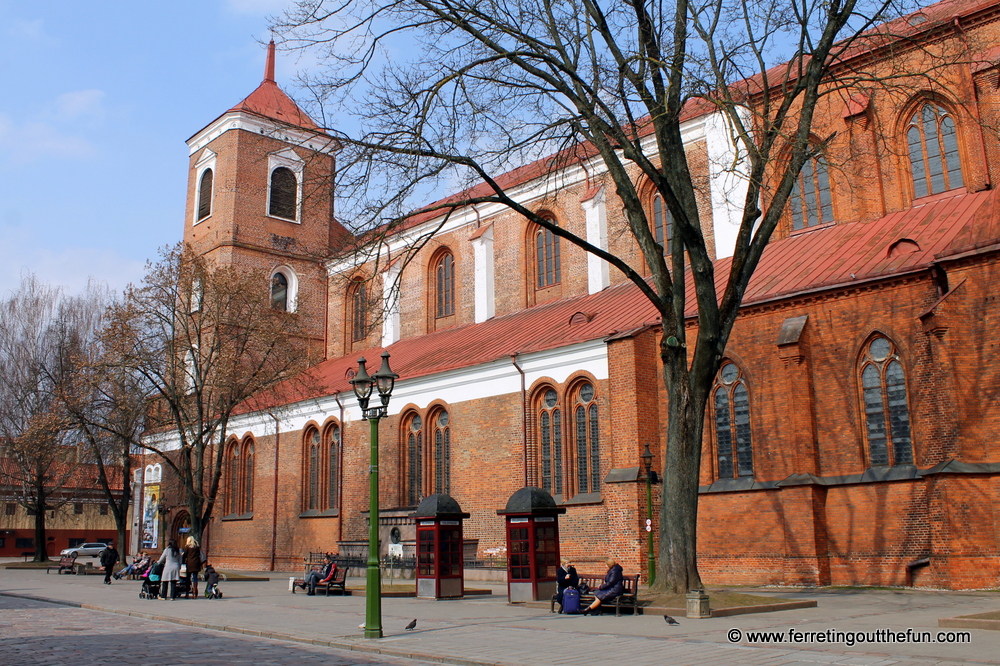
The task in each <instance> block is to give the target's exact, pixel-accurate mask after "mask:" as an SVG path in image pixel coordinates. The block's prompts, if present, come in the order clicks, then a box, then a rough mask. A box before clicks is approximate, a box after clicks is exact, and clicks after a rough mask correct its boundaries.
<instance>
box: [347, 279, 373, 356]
mask: <svg viewBox="0 0 1000 666" xmlns="http://www.w3.org/2000/svg"><path fill="white" fill-rule="evenodd" d="M369 281H370V280H369V279H368V277H367V276H365V275H362V274H360V273H359V274H356V275H354V276H353V277H351V278H350V279H349V280H348V281H347V288H346V289H345V290H344V297H345V298H344V300H345V303H344V316H345V322H344V334H345V335H344V337H345V342H346V346H345V348H346V349H347V350H350V349H351V348H352V346H353V345H355V344H357V343H363V342H365V340H367V338H368V334H369V333H370V332H371V331H370V327H371V314H372V313H371V303H372V298H371V294H370V287H371V285H370V284H369Z"/></svg>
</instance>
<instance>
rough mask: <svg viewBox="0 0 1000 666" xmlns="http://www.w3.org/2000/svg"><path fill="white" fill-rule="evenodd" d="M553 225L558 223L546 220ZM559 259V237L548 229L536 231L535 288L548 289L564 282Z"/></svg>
mask: <svg viewBox="0 0 1000 666" xmlns="http://www.w3.org/2000/svg"><path fill="white" fill-rule="evenodd" d="M546 219H547V220H548V221H549V222H551V223H552V224H555V223H556V221H555V220H554V219H552V218H546ZM561 274H562V271H561V268H560V257H559V237H558V236H556V235H555V234H553V233H552V232H551V231H549V230H548V229H545V228H543V227H538V229H537V230H536V231H535V287H536V288H537V289H546V288H548V287H552V286H554V285H557V284H559V283H560V282H561V281H562V277H561Z"/></svg>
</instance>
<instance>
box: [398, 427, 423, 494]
mask: <svg viewBox="0 0 1000 666" xmlns="http://www.w3.org/2000/svg"><path fill="white" fill-rule="evenodd" d="M403 423H404V425H403V436H404V439H405V442H406V502H407V504H409V505H410V506H416V505H417V504H419V503H420V500H422V499H423V498H424V488H423V483H424V465H423V462H424V433H423V430H422V428H423V420H422V419H421V418H420V415H419V414H412V415H411V416H410V417H409V418H407V419H404V420H403Z"/></svg>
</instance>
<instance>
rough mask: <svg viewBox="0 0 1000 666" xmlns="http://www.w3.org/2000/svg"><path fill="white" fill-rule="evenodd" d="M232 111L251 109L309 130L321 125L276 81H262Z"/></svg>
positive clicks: (258, 113) (250, 110) (266, 116)
mask: <svg viewBox="0 0 1000 666" xmlns="http://www.w3.org/2000/svg"><path fill="white" fill-rule="evenodd" d="M231 111H249V112H250V113H256V114H257V115H258V116H263V117H265V118H270V119H272V120H279V121H281V122H283V123H286V124H288V125H294V126H295V127H301V128H303V129H307V130H319V126H318V125H317V124H316V123H315V122H313V119H312V118H310V117H309V116H308V115H306V112H305V111H303V110H302V109H300V108H299V106H298V104H296V103H295V102H293V101H292V98H291V97H289V96H288V95H286V94H285V92H284V91H283V90H282V89H281V88H279V87H278V84H277V83H275V82H274V81H267V80H265V81H261V83H260V85H259V86H257V89H256V90H254V91H253V92H252V93H250V94H249V95H248V96H247V97H246V99H244V100H243V101H242V102H240V103H239V104H237V105H236V106H234V107H233V108H231V109H229V111H227V113H229V112H231Z"/></svg>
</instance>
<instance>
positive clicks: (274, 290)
mask: <svg viewBox="0 0 1000 666" xmlns="http://www.w3.org/2000/svg"><path fill="white" fill-rule="evenodd" d="M271 307H272V308H274V309H275V310H281V311H282V312H287V311H288V278H287V277H285V274H284V273H275V274H274V275H272V276H271Z"/></svg>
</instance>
